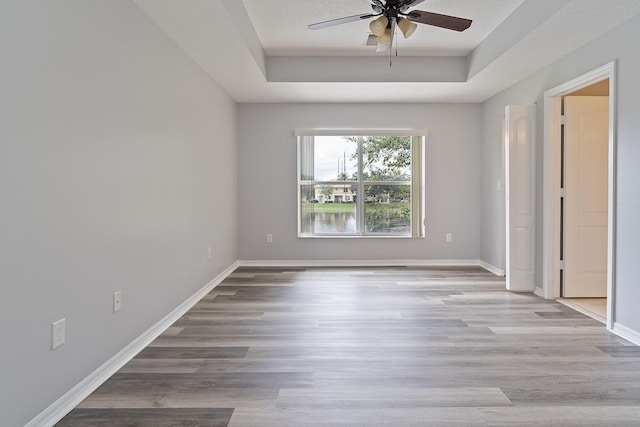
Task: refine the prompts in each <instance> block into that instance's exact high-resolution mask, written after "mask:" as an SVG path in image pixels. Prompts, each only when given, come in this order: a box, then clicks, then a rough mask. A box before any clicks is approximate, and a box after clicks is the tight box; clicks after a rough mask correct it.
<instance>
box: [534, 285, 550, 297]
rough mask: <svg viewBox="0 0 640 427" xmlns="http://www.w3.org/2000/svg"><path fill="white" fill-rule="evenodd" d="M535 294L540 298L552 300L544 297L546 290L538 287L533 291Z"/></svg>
mask: <svg viewBox="0 0 640 427" xmlns="http://www.w3.org/2000/svg"><path fill="white" fill-rule="evenodd" d="M533 294H534V295H537V296H539V297H540V298H544V299H550V298H547V297H545V296H544V289H542V288H540V287H538V286H536V288H535V289H534V290H533Z"/></svg>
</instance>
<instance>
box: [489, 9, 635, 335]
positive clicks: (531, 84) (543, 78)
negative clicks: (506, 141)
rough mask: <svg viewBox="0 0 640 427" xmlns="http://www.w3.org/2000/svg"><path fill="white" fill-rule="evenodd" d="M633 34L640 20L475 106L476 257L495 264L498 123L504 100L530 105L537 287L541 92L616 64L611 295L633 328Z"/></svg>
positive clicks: (621, 319)
mask: <svg viewBox="0 0 640 427" xmlns="http://www.w3.org/2000/svg"><path fill="white" fill-rule="evenodd" d="M639 37H640V17H635V18H633V19H631V20H629V21H627V22H626V23H625V24H623V25H621V26H619V27H618V28H616V29H614V30H612V31H611V32H609V33H607V34H605V35H604V36H602V37H600V38H598V39H596V40H595V41H593V42H591V43H589V44H587V45H585V46H583V47H582V48H580V49H578V50H576V51H575V52H573V53H572V54H570V55H568V56H566V57H564V58H563V59H561V60H559V61H557V62H556V63H554V64H552V65H551V66H549V67H547V68H545V69H543V70H542V71H540V72H537V73H535V74H533V75H532V76H531V77H529V78H527V79H526V80H524V81H522V82H520V83H518V84H516V85H515V86H513V87H511V88H509V89H508V90H506V91H504V92H502V93H500V94H498V95H496V96H494V97H493V98H491V99H489V100H488V101H486V102H485V103H484V104H483V108H482V120H483V143H482V144H483V146H482V150H483V151H482V152H483V156H482V159H483V181H482V194H483V200H484V203H483V210H482V230H483V233H482V236H483V237H482V239H483V245H482V259H484V260H485V261H487V262H490V263H492V264H494V265H499V264H498V263H500V262H502V261H501V257H502V242H501V240H500V233H499V231H500V227H501V226H502V225H501V224H500V222H499V220H498V218H499V217H500V215H501V206H502V204H501V197H502V196H501V194H498V193H497V192H496V187H495V182H496V180H498V179H499V177H500V173H501V156H502V151H501V135H502V134H501V123H502V116H503V114H504V107H505V106H506V105H509V104H531V103H534V102H537V103H538V106H537V112H538V118H539V120H538V126H537V131H538V132H537V157H536V162H537V165H538V167H537V169H538V171H539V173H538V176H537V197H536V199H537V224H536V227H537V236H536V237H537V252H536V257H537V266H536V267H537V268H536V275H537V285H538V286H542V283H541V281H542V255H543V254H542V206H543V204H542V184H543V182H542V178H543V177H542V172H541V167H542V162H543V133H542V132H543V95H544V92H545V91H546V90H548V89H551V88H553V87H555V86H558V85H560V84H562V83H565V82H567V81H569V80H571V79H573V78H575V77H578V76H580V75H582V74H585V73H587V72H589V71H591V70H593V69H595V68H597V67H599V66H601V65H604V64H606V63H608V62H610V61H613V60H616V61H617V64H618V69H617V84H618V87H617V91H616V94H615V95H616V97H617V105H616V108H617V115H618V117H617V124H616V132H617V144H618V154H617V157H616V161H617V165H618V166H617V176H616V180H617V202H616V223H617V230H616V234H615V235H616V241H617V242H616V246H615V252H616V256H617V259H616V263H615V267H616V274H617V277H616V299H615V309H614V310H615V312H614V320H615V321H616V322H618V323H619V324H621V325H623V326H626V327H628V328H631V329H633V330H635V331H640V314H639V313H638V310H637V302H638V301H640V285H639V283H640V282H639V281H638V273H637V267H636V264H637V262H638V260H640V244H638V242H640V225H638V218H640V168H638V165H640V149H639V147H640V144H639V142H638V136H639V135H640V122H639V121H638V117H640V105H639V104H638V96H639V95H640V84H639V83H638V76H640V55H638V49H637V45H636V44H637V43H635V41H636V40H638V38H639Z"/></svg>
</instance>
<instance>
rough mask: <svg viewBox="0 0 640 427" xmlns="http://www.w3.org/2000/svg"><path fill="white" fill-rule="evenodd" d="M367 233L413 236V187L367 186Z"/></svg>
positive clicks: (365, 210)
mask: <svg viewBox="0 0 640 427" xmlns="http://www.w3.org/2000/svg"><path fill="white" fill-rule="evenodd" d="M365 195H366V200H365V204H364V223H365V233H384V234H395V235H411V186H410V185H365Z"/></svg>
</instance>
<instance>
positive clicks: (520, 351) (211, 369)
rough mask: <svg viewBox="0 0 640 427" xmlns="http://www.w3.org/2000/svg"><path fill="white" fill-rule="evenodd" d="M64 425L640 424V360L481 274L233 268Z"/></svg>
mask: <svg viewBox="0 0 640 427" xmlns="http://www.w3.org/2000/svg"><path fill="white" fill-rule="evenodd" d="M59 425H60V426H63V427H64V426H88V427H92V426H107V425H108V426H116V427H117V426H159V427H164V426H169V425H171V426H226V425H229V426H232V427H245V426H246V427H253V426H259V427H263V426H278V427H284V426H301V425H304V426H331V427H334V426H394V427H395V426H456V427H457V426H483V425H486V426H513V425H541V426H548V425H555V426H608V425H620V426H633V425H639V426H640V350H638V347H636V346H634V345H632V344H631V343H629V342H627V341H625V340H624V339H622V338H620V337H618V336H615V335H613V334H611V333H610V332H608V331H607V330H606V329H605V328H604V326H603V325H602V324H601V323H599V322H598V321H596V320H593V319H591V318H589V317H587V316H585V315H583V314H580V313H578V312H576V311H574V310H572V309H571V308H569V307H566V306H564V305H562V304H559V303H557V302H555V301H547V300H543V299H540V298H538V297H537V296H535V295H533V294H522V293H511V292H507V291H506V290H505V283H504V279H502V278H497V277H495V276H494V275H492V274H491V273H489V272H487V271H485V270H483V269H481V268H476V267H472V268H442V267H429V268H423V267H407V268H405V267H392V268H387V267H376V268H353V267H341V268H285V269H280V268H246V267H243V268H239V269H237V270H236V271H234V272H233V273H232V274H231V275H230V276H229V277H228V278H227V279H226V280H224V281H223V282H222V283H221V284H220V285H219V286H218V287H216V288H215V289H214V290H213V291H212V292H210V293H209V294H208V295H206V296H205V297H204V298H203V299H202V300H201V301H200V302H198V303H197V304H196V305H195V306H194V307H193V308H192V309H191V310H190V311H189V312H188V313H186V314H185V315H184V316H182V318H180V319H179V320H178V321H177V322H176V323H175V324H174V325H173V326H172V327H170V328H168V329H167V331H166V332H165V333H163V334H162V335H161V336H159V337H158V338H157V339H156V340H154V341H153V342H152V343H151V344H150V345H149V346H148V347H147V348H146V349H144V350H143V351H142V352H140V354H138V356H136V358H134V359H133V360H132V361H131V362H129V363H128V364H127V365H126V366H124V367H123V368H122V369H121V370H120V371H119V372H118V373H116V374H115V375H114V376H113V377H112V378H110V379H109V380H108V381H107V382H106V383H105V384H103V385H102V386H101V387H100V388H99V389H97V390H96V391H95V392H94V393H93V394H91V395H90V396H89V397H88V398H87V399H85V400H84V401H83V402H82V403H81V404H80V405H78V407H77V408H76V409H74V410H73V411H71V412H70V413H69V415H68V416H67V417H65V418H64V419H63V420H62V421H61V422H60V423H59Z"/></svg>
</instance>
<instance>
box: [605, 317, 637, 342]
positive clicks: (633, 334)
mask: <svg viewBox="0 0 640 427" xmlns="http://www.w3.org/2000/svg"><path fill="white" fill-rule="evenodd" d="M611 332H613V333H614V334H616V335H618V336H620V337H622V338H624V339H625V340H627V341H631V342H632V343H634V344H635V345H638V346H640V332H638V331H635V330H633V329H631V328H629V327H627V326H624V325H621V324H620V323H617V322H616V323H614V324H613V329H612V330H611Z"/></svg>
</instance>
